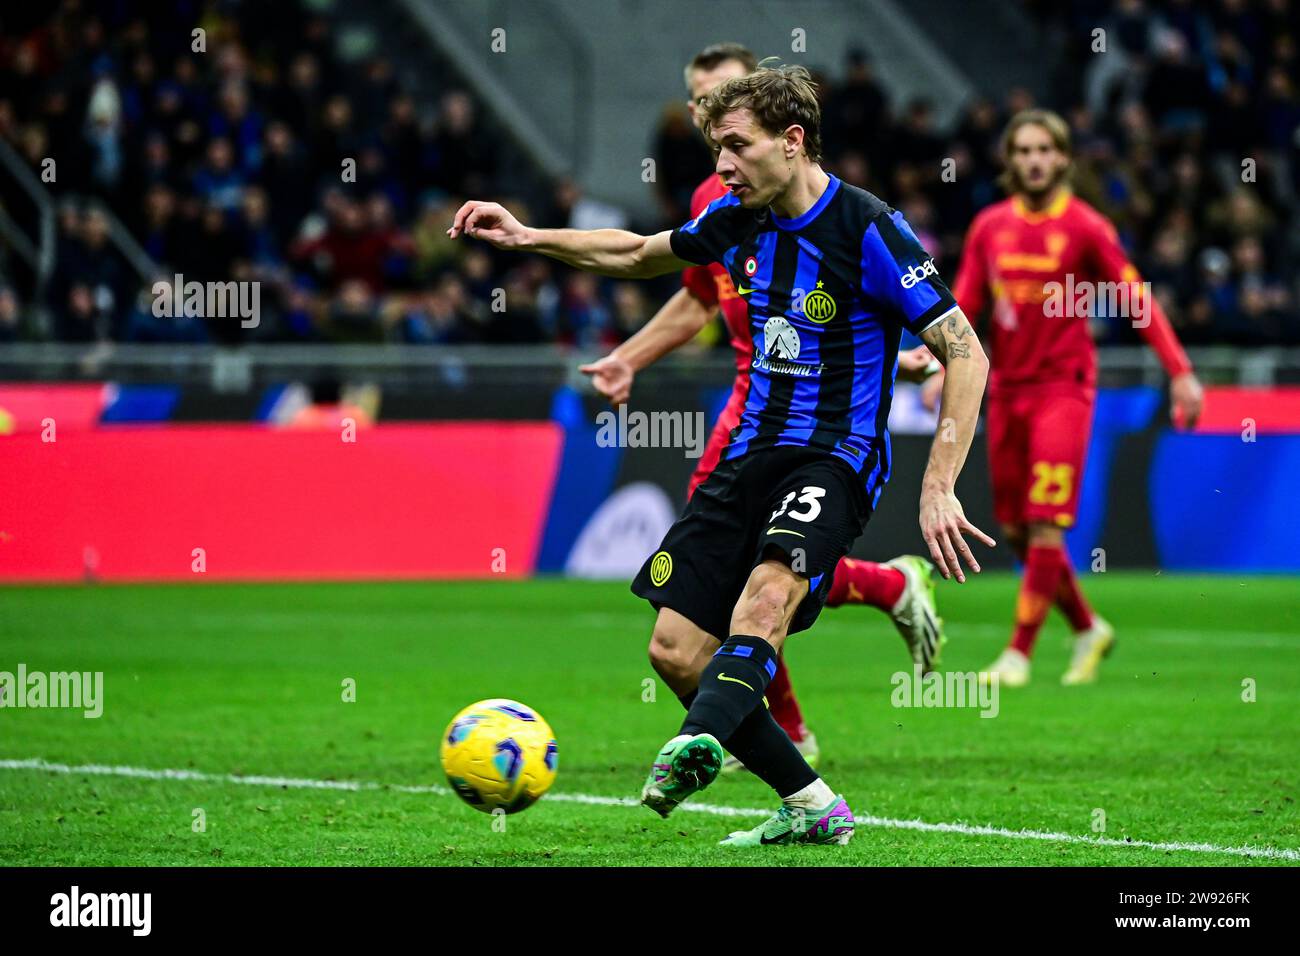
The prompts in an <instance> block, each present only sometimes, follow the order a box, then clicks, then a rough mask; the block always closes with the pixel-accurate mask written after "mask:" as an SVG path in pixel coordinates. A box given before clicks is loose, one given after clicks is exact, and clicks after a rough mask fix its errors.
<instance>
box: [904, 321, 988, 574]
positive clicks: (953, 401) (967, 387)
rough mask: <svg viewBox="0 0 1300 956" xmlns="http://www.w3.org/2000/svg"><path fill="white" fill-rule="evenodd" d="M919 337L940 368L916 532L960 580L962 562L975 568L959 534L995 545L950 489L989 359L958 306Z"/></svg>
mask: <svg viewBox="0 0 1300 956" xmlns="http://www.w3.org/2000/svg"><path fill="white" fill-rule="evenodd" d="M921 339H922V340H923V341H924V342H925V344H926V345H927V346H929V348H930V351H931V352H933V353H934V355H935V357H936V358H938V360H939V361H940V362H942V363H943V365H944V368H945V374H944V381H943V398H942V400H941V401H940V404H939V429H938V431H936V432H935V435H934V444H933V445H931V446H930V462H929V464H928V465H927V466H926V469H925V477H924V478H922V479H921V534H922V535H924V537H925V543H926V544H927V545H929V547H930V557H932V558H933V559H934V563H935V566H936V567H938V569H939V571H940V573H942V574H943V576H944V577H945V578H949V577H956V578H957V580H958V581H961V582H964V581H965V580H966V575H965V574H964V573H963V572H962V568H961V561H962V560H964V561H965V562H966V564H967V565H969V566H970V569H971V570H972V571H976V572H978V571H979V569H980V566H979V562H978V561H976V560H975V555H974V554H972V553H971V550H970V546H969V545H968V544H967V543H966V538H965V537H964V535H966V534H971V535H973V536H974V537H976V538H978V539H979V540H981V541H983V542H984V543H985V544H987V545H989V546H990V547H992V546H993V545H994V544H995V542H994V541H993V539H992V538H990V537H989V536H988V535H986V534H985V533H984V532H983V531H981V530H980V529H979V528H977V527H975V526H974V525H973V524H971V523H970V522H969V521H967V520H966V513H965V511H963V510H962V506H961V502H960V501H958V500H957V494H956V490H955V489H956V487H957V476H958V475H960V474H961V469H962V465H964V464H965V462H966V455H967V453H968V452H969V451H970V445H971V440H972V439H973V438H974V437H975V425H976V422H977V421H978V419H979V411H980V402H981V401H982V400H983V398H984V383H985V381H986V380H987V379H988V374H989V360H988V358H987V357H986V356H985V355H984V349H983V347H982V346H981V345H980V343H979V339H978V338H977V337H976V335H975V330H974V329H972V328H971V326H970V322H969V321H967V319H966V316H965V314H964V313H963V312H962V311H961V309H959V308H958V309H953V310H952V312H950V313H949V314H948V316H947V317H946V318H944V319H943V320H941V321H939V322H936V323H935V324H934V325H932V326H930V328H928V329H926V330H925V331H924V332H922V333H921ZM958 555H960V560H959V558H958Z"/></svg>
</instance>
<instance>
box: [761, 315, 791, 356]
mask: <svg viewBox="0 0 1300 956" xmlns="http://www.w3.org/2000/svg"><path fill="white" fill-rule="evenodd" d="M763 354H764V355H765V356H767V357H768V358H770V359H784V360H785V361H787V362H792V361H794V360H795V359H797V358H798V357H799V333H798V332H797V331H796V330H795V328H794V326H792V325H791V324H790V323H789V322H787V321H786V320H785V319H783V318H782V317H781V316H779V315H774V316H772V317H771V318H770V319H768V320H767V321H766V322H764V323H763Z"/></svg>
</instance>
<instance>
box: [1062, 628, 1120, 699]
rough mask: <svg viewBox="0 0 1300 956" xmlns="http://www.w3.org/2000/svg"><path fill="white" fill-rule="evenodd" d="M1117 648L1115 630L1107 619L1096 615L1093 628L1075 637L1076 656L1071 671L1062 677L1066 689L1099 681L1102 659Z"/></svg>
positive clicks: (1071, 661)
mask: <svg viewBox="0 0 1300 956" xmlns="http://www.w3.org/2000/svg"><path fill="white" fill-rule="evenodd" d="M1114 647H1115V629H1114V628H1113V627H1111V626H1110V623H1109V622H1108V621H1106V620H1105V619H1103V618H1101V617H1099V616H1098V615H1096V614H1094V615H1093V616H1092V627H1090V628H1088V629H1087V630H1086V631H1080V632H1079V633H1078V634H1076V635H1074V654H1073V656H1071V658H1070V667H1069V669H1068V670H1067V671H1066V672H1065V673H1064V674H1062V675H1061V683H1062V684H1064V685H1065V686H1066V687H1073V686H1075V685H1077V684H1091V683H1092V682H1093V681H1095V680H1096V679H1097V668H1098V667H1100V666H1101V659H1102V658H1103V657H1105V656H1106V655H1108V654H1109V653H1110V652H1111V650H1113V649H1114Z"/></svg>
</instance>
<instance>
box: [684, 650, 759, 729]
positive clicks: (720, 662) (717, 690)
mask: <svg viewBox="0 0 1300 956" xmlns="http://www.w3.org/2000/svg"><path fill="white" fill-rule="evenodd" d="M775 673H776V648H774V647H773V646H772V645H771V644H769V643H767V641H765V640H763V639H762V638H760V637H750V636H747V635H744V634H735V635H733V636H731V637H729V638H728V639H727V642H726V643H725V644H723V645H722V646H721V647H720V648H718V651H717V653H716V654H714V655H713V658H712V659H711V660H710V661H709V663H708V665H707V666H706V667H705V668H704V673H703V674H701V675H700V686H699V691H698V692H697V694H696V696H695V700H694V701H693V702H692V703H691V707H690V710H689V711H688V712H687V714H686V721H685V722H684V723H683V724H682V729H681V733H683V734H701V733H707V734H713V736H715V737H717V738H718V740H719V741H723V740H726V739H727V738H728V737H730V736H731V735H732V734H734V733H735V732H736V728H737V727H739V726H740V723H741V721H743V720H744V719H745V718H746V717H747V716H748V715H749V713H750V712H751V711H752V710H753V709H754V708H755V707H760V708H762V709H763V710H766V709H767V708H765V707H763V691H764V690H766V689H767V682H768V681H770V680H771V679H772V675H773V674H775Z"/></svg>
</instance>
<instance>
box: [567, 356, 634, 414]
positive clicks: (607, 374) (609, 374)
mask: <svg viewBox="0 0 1300 956" xmlns="http://www.w3.org/2000/svg"><path fill="white" fill-rule="evenodd" d="M578 371H579V372H582V373H583V374H584V375H590V376H591V384H592V385H593V386H594V387H595V389H596V391H598V392H600V394H602V395H604V396H605V397H606V398H608V399H609V403H610V404H611V405H622V404H623V403H624V402H626V401H627V400H628V398H629V397H630V396H631V394H632V379H633V378H634V377H635V375H636V373H635V372H633V371H632V366H631V365H629V364H628V363H627V362H626V361H625V360H623V359H621V358H619V357H618V356H616V355H606V356H605V357H604V358H602V359H597V360H596V361H594V362H590V363H588V364H587V365H579V366H578Z"/></svg>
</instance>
